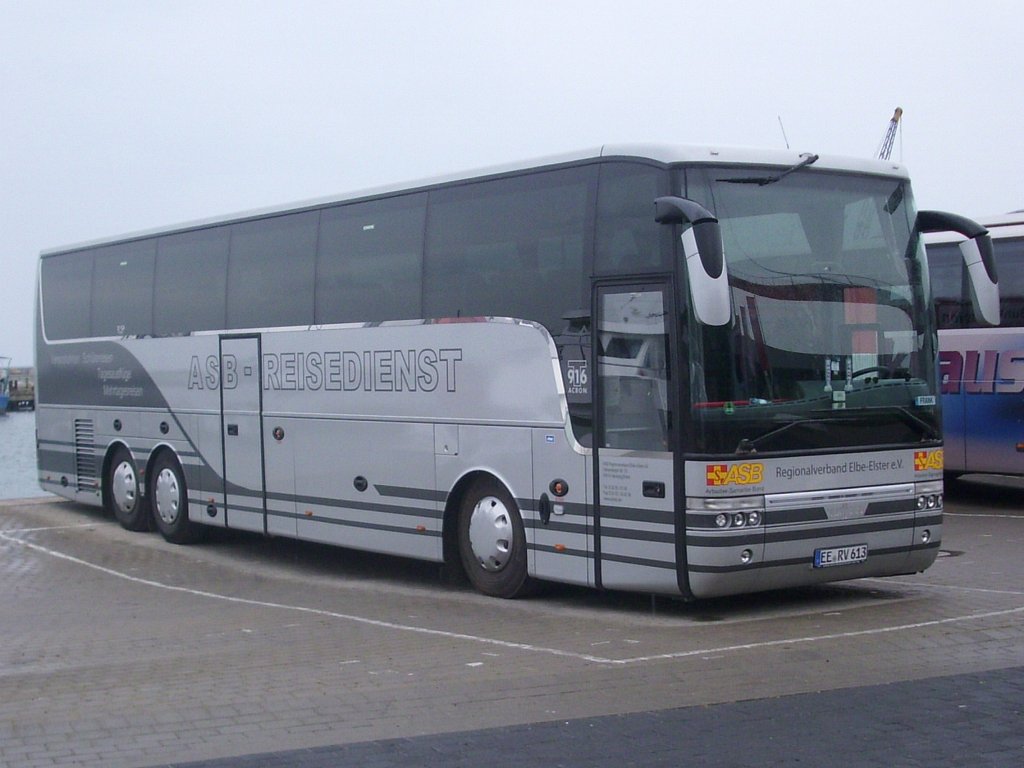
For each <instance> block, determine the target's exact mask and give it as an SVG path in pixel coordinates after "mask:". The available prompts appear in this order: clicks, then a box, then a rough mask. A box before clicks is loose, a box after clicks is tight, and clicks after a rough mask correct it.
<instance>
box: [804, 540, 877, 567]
mask: <svg viewBox="0 0 1024 768" xmlns="http://www.w3.org/2000/svg"><path fill="white" fill-rule="evenodd" d="M867 559H868V545H867V544H854V545H853V546H852V547H832V548H831V549H816V550H814V567H815V568H831V567H832V566H834V565H852V564H854V563H863V562H864V561H865V560H867Z"/></svg>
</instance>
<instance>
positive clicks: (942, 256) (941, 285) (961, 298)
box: [927, 243, 973, 329]
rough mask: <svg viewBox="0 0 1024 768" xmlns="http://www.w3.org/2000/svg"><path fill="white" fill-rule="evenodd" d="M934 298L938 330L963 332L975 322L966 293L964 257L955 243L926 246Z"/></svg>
mask: <svg viewBox="0 0 1024 768" xmlns="http://www.w3.org/2000/svg"><path fill="white" fill-rule="evenodd" d="M927 251H928V269H929V272H930V273H931V283H932V296H933V297H934V301H935V315H936V318H937V319H938V323H939V328H940V329H943V328H964V327H966V326H967V324H968V320H969V319H972V315H973V313H972V311H971V302H970V298H969V297H967V296H966V295H965V293H964V280H963V257H962V256H961V255H960V249H959V248H958V247H957V245H956V243H936V244H933V245H929V246H927Z"/></svg>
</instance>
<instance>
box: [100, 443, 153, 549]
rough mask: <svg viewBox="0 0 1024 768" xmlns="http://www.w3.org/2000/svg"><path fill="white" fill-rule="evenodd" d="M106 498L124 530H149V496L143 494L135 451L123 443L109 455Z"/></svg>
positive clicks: (150, 518)
mask: <svg viewBox="0 0 1024 768" xmlns="http://www.w3.org/2000/svg"><path fill="white" fill-rule="evenodd" d="M105 501H106V506H107V509H108V510H109V511H110V512H111V513H112V514H113V515H114V518H115V519H116V520H117V522H119V523H120V524H121V527H122V528H124V529H125V530H128V531H148V530H149V529H150V527H151V521H152V517H151V515H150V510H149V499H148V498H146V497H145V496H144V495H143V494H142V486H141V485H140V484H139V473H138V471H137V470H136V469H135V462H134V461H133V460H132V454H131V452H130V451H129V450H128V449H127V448H125V447H124V446H120V447H118V448H117V449H116V450H115V451H114V454H113V456H111V457H110V468H109V469H108V471H107V487H106V494H105Z"/></svg>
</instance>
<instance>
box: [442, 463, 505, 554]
mask: <svg viewBox="0 0 1024 768" xmlns="http://www.w3.org/2000/svg"><path fill="white" fill-rule="evenodd" d="M481 479H488V480H493V481H494V482H496V483H500V484H501V485H502V487H503V488H504V489H505V490H506V491H508V494H509V495H510V496H511V497H512V499H513V500H516V499H517V497H516V494H515V493H513V491H512V487H511V485H510V484H509V483H508V481H507V480H506V479H505V478H504V477H502V476H501V475H500V474H499V473H497V472H495V471H494V470H492V469H487V468H483V467H477V468H474V469H470V470H467V471H466V472H464V473H463V474H462V475H460V476H459V478H458V479H457V480H456V481H455V483H454V484H453V485H452V489H451V490H450V491H449V492H448V496H447V498H446V499H445V502H444V514H443V517H442V522H441V526H442V527H441V542H442V549H443V551H442V557H443V559H444V563H445V565H447V566H450V567H452V568H456V569H457V570H461V569H462V563H461V560H460V559H459V510H460V509H461V507H462V500H463V499H464V498H465V496H466V492H467V491H468V490H469V489H470V488H471V487H473V485H474V483H476V482H477V481H478V480H481ZM516 503H517V505H518V501H517V502H516Z"/></svg>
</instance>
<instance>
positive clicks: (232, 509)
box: [220, 336, 266, 533]
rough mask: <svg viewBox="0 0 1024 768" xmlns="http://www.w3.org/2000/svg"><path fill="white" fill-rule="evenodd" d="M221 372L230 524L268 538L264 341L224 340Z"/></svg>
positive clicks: (244, 338)
mask: <svg viewBox="0 0 1024 768" xmlns="http://www.w3.org/2000/svg"><path fill="white" fill-rule="evenodd" d="M220 372H221V376H220V382H221V390H220V396H221V439H222V440H223V441H224V500H225V520H226V524H227V526H228V527H229V528H241V529H243V530H247V531H258V532H260V533H265V532H266V507H265V502H264V490H265V488H264V478H263V429H262V422H263V418H262V387H261V382H260V338H259V336H222V337H221V340H220Z"/></svg>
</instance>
